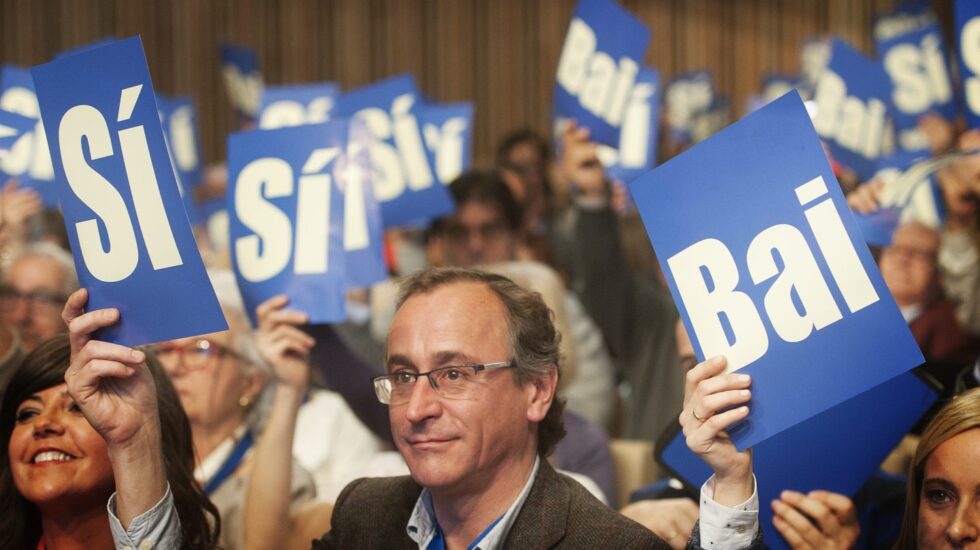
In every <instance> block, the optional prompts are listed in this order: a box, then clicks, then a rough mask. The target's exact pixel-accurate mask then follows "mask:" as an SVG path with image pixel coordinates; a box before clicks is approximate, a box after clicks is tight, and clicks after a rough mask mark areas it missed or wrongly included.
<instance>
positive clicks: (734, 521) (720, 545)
mask: <svg viewBox="0 0 980 550" xmlns="http://www.w3.org/2000/svg"><path fill="white" fill-rule="evenodd" d="M714 495H715V476H711V477H710V478H709V479H708V481H706V482H704V485H703V486H702V487H701V513H700V529H701V533H700V534H701V546H702V548H706V549H708V550H737V549H739V548H748V547H749V546H750V545H751V544H752V541H753V540H754V539H755V536H756V533H758V532H759V490H758V487H757V485H756V480H755V475H753V476H752V496H750V497H749V499H748V500H746V501H745V502H743V503H741V504H739V505H737V506H734V507H731V508H730V507H728V506H724V505H722V504H719V503H718V502H716V501H715V500H714Z"/></svg>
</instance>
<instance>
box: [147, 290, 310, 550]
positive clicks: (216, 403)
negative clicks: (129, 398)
mask: <svg viewBox="0 0 980 550" xmlns="http://www.w3.org/2000/svg"><path fill="white" fill-rule="evenodd" d="M209 275H210V276H211V280H212V284H213V286H214V289H215V293H216V294H217V296H218V301H219V303H220V304H221V308H222V311H223V312H224V314H225V319H227V320H228V326H229V330H227V331H224V332H219V333H214V334H207V335H203V336H195V337H192V338H182V339H179V340H172V341H168V342H163V343H160V344H157V345H155V346H152V347H151V349H152V351H153V352H154V353H155V354H156V356H157V358H158V359H159V360H160V363H161V364H162V365H163V367H164V369H165V370H166V372H167V374H168V375H169V376H170V379H171V380H172V381H173V384H174V388H176V390H177V393H178V395H179V396H180V401H181V404H182V405H183V406H184V411H185V412H186V413H187V418H188V420H189V421H190V425H191V435H192V438H193V442H194V451H195V456H196V458H197V465H196V466H197V467H196V469H195V471H194V476H195V477H196V478H197V481H198V482H199V483H200V484H201V486H202V487H203V488H204V491H205V493H207V495H208V497H209V498H210V499H211V501H212V502H214V504H215V506H217V508H218V510H219V512H220V513H221V524H222V529H221V536H220V541H219V543H220V546H221V547H222V548H227V549H236V548H244V547H245V546H244V529H245V526H244V524H243V519H244V517H243V516H244V511H245V502H244V501H245V490H246V487H247V484H248V476H249V474H250V473H251V471H252V460H251V457H252V451H253V448H254V446H255V442H256V439H257V438H258V437H259V435H260V428H261V423H262V420H263V419H262V416H263V409H264V407H263V401H264V400H265V399H267V397H266V396H269V395H270V393H269V392H270V391H271V390H272V386H271V385H267V382H268V381H269V374H268V372H269V370H268V366H267V365H266V363H265V362H264V361H263V360H262V358H261V357H260V355H259V352H258V349H257V347H256V344H255V340H254V338H253V335H252V333H251V330H250V328H249V322H248V318H247V317H246V315H245V312H244V306H243V304H242V302H241V298H240V296H239V294H238V288H237V286H236V285H235V281H234V276H233V275H232V274H231V273H230V272H227V271H218V272H210V273H209ZM267 388H268V390H269V391H266V389H267ZM286 464H287V467H290V468H291V469H292V472H291V473H292V486H291V487H290V489H289V498H290V502H291V503H293V504H296V503H301V502H308V501H310V500H312V499H313V497H314V496H315V489H314V484H313V478H312V477H311V475H310V473H309V472H307V471H306V470H305V469H303V468H302V467H300V466H299V465H298V464H297V463H296V462H295V461H294V460H293V459H292V456H289V457H288V460H287V463H286Z"/></svg>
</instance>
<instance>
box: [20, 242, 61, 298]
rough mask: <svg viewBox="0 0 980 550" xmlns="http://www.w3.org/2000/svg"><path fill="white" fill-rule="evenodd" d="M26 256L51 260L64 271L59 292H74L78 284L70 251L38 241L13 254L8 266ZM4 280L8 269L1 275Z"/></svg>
mask: <svg viewBox="0 0 980 550" xmlns="http://www.w3.org/2000/svg"><path fill="white" fill-rule="evenodd" d="M27 258H46V259H48V260H51V261H52V262H54V263H55V264H57V265H58V267H60V268H61V269H62V271H63V272H64V276H63V277H62V279H61V288H60V289H59V292H61V293H62V294H64V295H65V296H68V295H69V294H71V293H72V292H75V291H76V290H78V288H79V284H78V274H77V273H75V260H74V259H73V258H72V256H71V253H70V252H68V251H67V250H65V249H64V248H61V247H60V246H58V245H56V244H52V243H47V242H39V243H34V244H30V245H27V246H25V247H24V248H23V249H21V250H20V252H18V253H17V255H16V256H14V258H13V260H12V261H11V262H10V266H11V267H13V266H14V265H15V264H17V262H19V261H21V260H24V259H27ZM3 279H4V281H7V282H9V280H10V275H9V270H8V271H7V272H6V273H4V275H3Z"/></svg>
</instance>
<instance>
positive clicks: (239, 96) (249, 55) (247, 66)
mask: <svg viewBox="0 0 980 550" xmlns="http://www.w3.org/2000/svg"><path fill="white" fill-rule="evenodd" d="M221 76H222V77H223V78H224V81H225V87H226V88H227V89H228V96H229V97H230V98H231V105H232V107H234V108H235V110H236V111H237V112H238V113H240V114H242V115H245V116H246V117H248V118H251V119H254V118H255V116H256V115H257V114H258V112H259V101H260V100H261V98H262V88H263V87H264V82H263V79H262V71H260V70H259V56H258V54H257V53H255V50H252V49H250V48H245V47H242V46H236V45H234V44H222V46H221Z"/></svg>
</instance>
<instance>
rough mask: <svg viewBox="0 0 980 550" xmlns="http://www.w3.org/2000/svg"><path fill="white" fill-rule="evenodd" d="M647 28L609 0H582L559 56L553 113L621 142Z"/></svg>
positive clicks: (607, 139) (601, 140)
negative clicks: (627, 107)
mask: <svg viewBox="0 0 980 550" xmlns="http://www.w3.org/2000/svg"><path fill="white" fill-rule="evenodd" d="M649 45H650V29H649V28H648V27H647V26H646V25H644V24H643V23H642V22H641V21H640V20H638V19H636V18H635V17H633V16H632V15H630V14H629V13H628V12H627V11H626V10H624V9H623V8H621V7H620V6H619V5H618V4H616V2H615V1H613V0H580V1H579V4H578V7H577V8H576V9H575V13H574V14H573V15H572V22H571V23H570V24H569V25H568V34H567V35H566V36H565V44H564V45H563V46H562V50H561V56H560V57H559V59H558V76H557V82H556V83H555V109H554V114H555V117H556V118H559V119H574V120H575V121H576V122H577V123H578V124H579V126H585V127H587V128H589V130H590V131H591V137H592V139H594V140H595V141H597V142H599V143H604V144H606V145H610V146H613V147H615V146H617V145H619V135H620V131H621V129H622V126H623V123H624V122H625V116H624V115H625V114H626V106H627V103H628V101H629V99H630V92H631V91H632V89H633V85H634V84H635V83H636V77H637V74H639V72H640V66H641V65H642V64H643V56H644V55H645V54H646V51H647V47H648V46H649Z"/></svg>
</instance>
